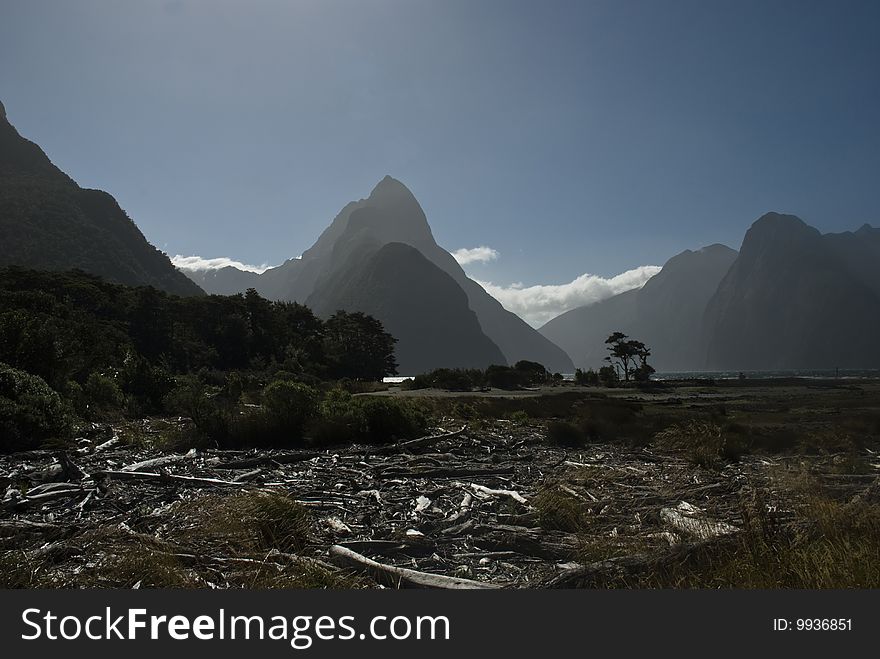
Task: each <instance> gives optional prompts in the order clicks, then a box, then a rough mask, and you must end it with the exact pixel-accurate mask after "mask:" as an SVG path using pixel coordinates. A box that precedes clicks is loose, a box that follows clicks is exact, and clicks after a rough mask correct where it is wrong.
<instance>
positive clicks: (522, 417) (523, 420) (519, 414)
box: [510, 410, 532, 426]
mask: <svg viewBox="0 0 880 659" xmlns="http://www.w3.org/2000/svg"><path fill="white" fill-rule="evenodd" d="M510 420H511V421H512V422H513V423H515V424H516V425H518V426H526V425H528V424H529V422H530V421H531V420H532V417H530V416H529V413H528V412H526V411H525V410H517V411H516V412H514V413H513V414H511V415H510Z"/></svg>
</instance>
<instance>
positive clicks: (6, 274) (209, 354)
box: [0, 268, 396, 389]
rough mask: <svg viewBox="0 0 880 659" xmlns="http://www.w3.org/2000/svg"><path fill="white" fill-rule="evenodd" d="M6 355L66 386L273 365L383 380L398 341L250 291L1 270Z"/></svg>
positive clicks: (1, 346)
mask: <svg viewBox="0 0 880 659" xmlns="http://www.w3.org/2000/svg"><path fill="white" fill-rule="evenodd" d="M0 362H5V363H7V364H9V365H10V366H13V367H15V368H18V369H21V370H24V371H27V372H29V373H32V374H35V375H39V376H40V377H42V378H43V379H44V380H46V382H48V383H49V384H50V385H51V386H53V387H54V388H56V389H61V388H63V387H64V386H65V385H66V383H67V382H69V381H74V382H78V383H80V384H85V383H86V381H87V379H88V377H89V376H90V375H91V374H93V373H96V372H98V373H105V374H106V373H109V372H113V371H114V370H115V371H116V372H120V373H124V375H125V377H127V378H128V379H130V380H132V381H134V380H137V379H138V378H139V377H140V378H141V379H143V373H140V374H139V373H138V371H139V370H140V371H144V370H150V369H154V370H155V369H161V370H162V371H164V372H165V373H166V374H168V375H176V374H182V373H195V372H198V371H200V370H204V369H207V370H215V371H222V372H226V371H253V372H273V371H277V370H284V371H286V372H289V373H294V374H296V375H301V376H303V377H304V378H305V379H309V378H312V379H316V380H323V379H327V378H331V377H332V378H352V379H360V380H378V379H381V378H382V377H384V376H385V375H390V374H393V373H395V372H396V365H395V362H394V339H393V337H391V336H390V335H389V334H387V333H386V332H385V331H384V330H383V328H382V325H381V323H379V322H378V321H376V320H375V319H373V318H371V317H369V316H365V315H364V314H360V313H345V312H339V313H337V314H336V315H334V316H333V317H331V318H330V319H329V320H327V321H326V322H323V321H321V320H320V319H319V318H317V317H316V316H315V315H314V314H313V313H312V312H311V310H309V309H308V308H307V307H305V306H303V305H301V304H296V303H288V302H270V301H268V300H265V299H263V298H262V297H260V296H259V295H258V294H257V293H256V292H255V291H253V290H250V291H248V292H247V293H246V294H244V295H232V296H217V295H213V296H206V297H177V296H174V295H169V294H167V293H163V292H161V291H158V290H156V289H154V288H148V287H146V288H129V287H126V286H120V285H117V284H111V283H107V282H105V281H102V280H101V279H99V278H97V277H94V276H92V275H88V274H85V273H83V272H76V271H74V272H65V273H52V272H36V271H30V270H23V269H19V268H5V269H0Z"/></svg>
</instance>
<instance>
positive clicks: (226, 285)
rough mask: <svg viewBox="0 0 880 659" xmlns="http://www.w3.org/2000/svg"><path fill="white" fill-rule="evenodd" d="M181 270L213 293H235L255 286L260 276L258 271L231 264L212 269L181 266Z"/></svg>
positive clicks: (208, 291)
mask: <svg viewBox="0 0 880 659" xmlns="http://www.w3.org/2000/svg"><path fill="white" fill-rule="evenodd" d="M180 271H181V272H182V273H183V274H185V275H186V276H187V277H189V278H190V279H191V280H192V281H193V282H195V283H196V284H197V285H198V286H200V287H201V288H202V290H203V291H205V292H206V293H210V294H211V295H235V294H236V293H241V292H243V291H246V290H247V289H249V288H255V287H256V285H257V278H258V277H259V275H258V274H257V273H256V272H250V271H248V270H239V269H238V268H236V267H234V266H231V265H227V266H225V267H223V268H216V269H210V270H190V269H184V268H181V269H180Z"/></svg>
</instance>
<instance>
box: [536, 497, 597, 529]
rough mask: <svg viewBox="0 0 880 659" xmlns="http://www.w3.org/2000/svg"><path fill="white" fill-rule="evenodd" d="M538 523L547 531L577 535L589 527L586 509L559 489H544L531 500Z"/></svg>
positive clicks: (581, 503) (582, 504) (580, 502)
mask: <svg viewBox="0 0 880 659" xmlns="http://www.w3.org/2000/svg"><path fill="white" fill-rule="evenodd" d="M532 505H533V506H534V507H535V510H536V511H537V513H538V523H539V524H540V525H541V527H542V528H544V529H547V530H549V531H565V532H566V533H579V532H581V531H584V530H585V529H586V527H587V526H588V525H589V518H588V515H587V507H586V506H585V505H584V503H583V502H582V501H578V500H577V499H576V498H575V497H573V496H572V495H571V494H568V493H567V492H565V491H563V490H562V489H561V488H559V487H553V486H550V487H545V488H543V489H541V490H540V491H539V492H538V493H537V494H536V495H535V496H534V498H533V499H532Z"/></svg>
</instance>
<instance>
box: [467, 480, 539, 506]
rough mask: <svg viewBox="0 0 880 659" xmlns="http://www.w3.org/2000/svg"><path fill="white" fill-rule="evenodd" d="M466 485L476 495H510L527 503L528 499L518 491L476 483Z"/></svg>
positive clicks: (518, 500) (515, 499) (522, 502)
mask: <svg viewBox="0 0 880 659" xmlns="http://www.w3.org/2000/svg"><path fill="white" fill-rule="evenodd" d="M468 487H470V488H471V489H472V490H473V491H474V492H476V493H477V496H484V497H510V498H511V499H513V500H514V501H516V502H518V503H521V504H524V505H527V504H528V503H529V502H528V500H527V499H526V498H525V497H524V496H523V495H522V494H520V493H519V492H514V491H513V490H496V489H493V488H491V487H486V486H485V485H478V484H477V483H471V484H470V485H469V486H468Z"/></svg>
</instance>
